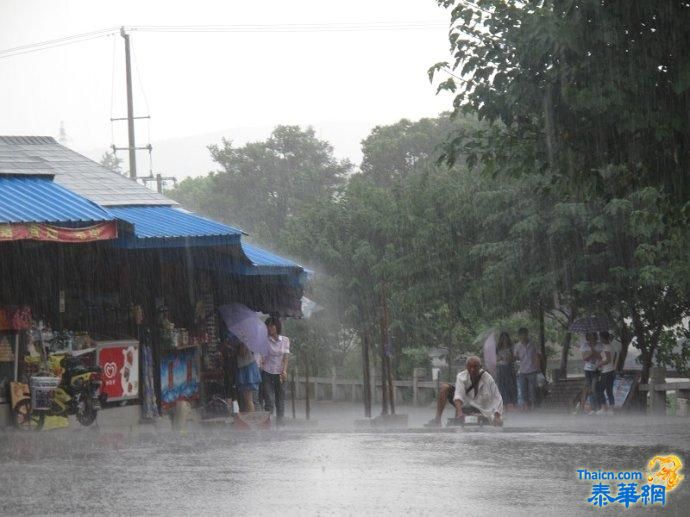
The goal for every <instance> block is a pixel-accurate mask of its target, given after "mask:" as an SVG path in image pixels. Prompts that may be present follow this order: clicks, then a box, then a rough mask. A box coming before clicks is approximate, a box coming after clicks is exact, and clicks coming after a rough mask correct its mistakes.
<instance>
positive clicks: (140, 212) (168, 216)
mask: <svg viewBox="0 0 690 517" xmlns="http://www.w3.org/2000/svg"><path fill="white" fill-rule="evenodd" d="M108 210H109V211H110V212H112V213H113V214H114V215H115V216H116V217H117V218H118V219H121V220H123V221H127V222H128V223H131V224H132V225H134V233H133V234H124V235H121V236H120V238H119V239H118V240H117V242H116V245H117V246H119V247H123V248H173V247H189V246H221V245H237V244H239V243H240V238H241V237H242V231H241V230H238V229H237V228H233V227H232V226H227V225H224V224H221V223H218V222H216V221H212V220H210V219H206V218H204V217H201V216H199V215H196V214H193V213H192V212H188V211H187V210H184V209H181V208H176V207H172V206H113V207H109V208H108Z"/></svg>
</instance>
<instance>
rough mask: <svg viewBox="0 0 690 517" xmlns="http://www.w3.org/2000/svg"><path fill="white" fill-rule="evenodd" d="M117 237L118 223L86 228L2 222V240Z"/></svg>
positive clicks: (89, 239)
mask: <svg viewBox="0 0 690 517" xmlns="http://www.w3.org/2000/svg"><path fill="white" fill-rule="evenodd" d="M110 239H117V223H116V222H115V221H108V222H105V223H99V224H95V225H93V226H87V227H85V228H64V227H60V226H53V225H50V224H41V223H27V224H0V242H2V241H22V240H32V241H49V242H93V241H105V240H110Z"/></svg>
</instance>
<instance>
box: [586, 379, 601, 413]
mask: <svg viewBox="0 0 690 517" xmlns="http://www.w3.org/2000/svg"><path fill="white" fill-rule="evenodd" d="M585 382H586V383H587V400H588V401H589V407H590V408H591V409H592V411H598V410H599V408H600V407H601V403H602V400H601V397H603V396H604V394H603V392H602V393H601V394H600V393H599V372H597V371H592V370H585Z"/></svg>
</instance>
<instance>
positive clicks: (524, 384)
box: [515, 327, 541, 409]
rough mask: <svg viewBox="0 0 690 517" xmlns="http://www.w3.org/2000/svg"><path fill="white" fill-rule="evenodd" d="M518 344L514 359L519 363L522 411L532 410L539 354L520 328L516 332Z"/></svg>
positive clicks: (539, 360)
mask: <svg viewBox="0 0 690 517" xmlns="http://www.w3.org/2000/svg"><path fill="white" fill-rule="evenodd" d="M518 338H519V340H520V341H519V342H518V344H517V345H516V346H515V357H517V358H518V359H519V361H520V368H519V369H518V383H519V385H520V392H521V393H522V401H521V402H522V405H523V409H534V406H535V404H536V402H537V374H538V373H539V371H540V370H541V368H540V365H541V353H540V352H539V350H538V349H537V347H536V346H535V345H534V343H532V342H531V341H530V340H529V331H528V330H527V329H526V328H525V327H522V328H520V330H518Z"/></svg>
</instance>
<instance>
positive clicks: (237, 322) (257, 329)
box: [218, 303, 268, 355]
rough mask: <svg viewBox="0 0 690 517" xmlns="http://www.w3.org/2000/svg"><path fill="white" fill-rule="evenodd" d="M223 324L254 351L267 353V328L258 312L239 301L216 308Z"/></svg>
mask: <svg viewBox="0 0 690 517" xmlns="http://www.w3.org/2000/svg"><path fill="white" fill-rule="evenodd" d="M218 311H219V312H220V315H221V317H222V318H223V321H224V322H225V326H226V327H227V329H228V330H229V331H230V332H232V333H233V334H234V335H235V337H237V339H239V340H240V341H242V343H244V344H245V345H246V347H247V348H248V349H249V350H251V351H252V352H254V353H257V354H261V355H268V329H267V328H266V325H265V324H264V322H263V321H261V320H260V319H259V314H258V313H257V312H254V311H253V310H251V309H250V308H249V307H247V306H246V305H243V304H241V303H230V304H228V305H223V306H221V307H219V308H218Z"/></svg>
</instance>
